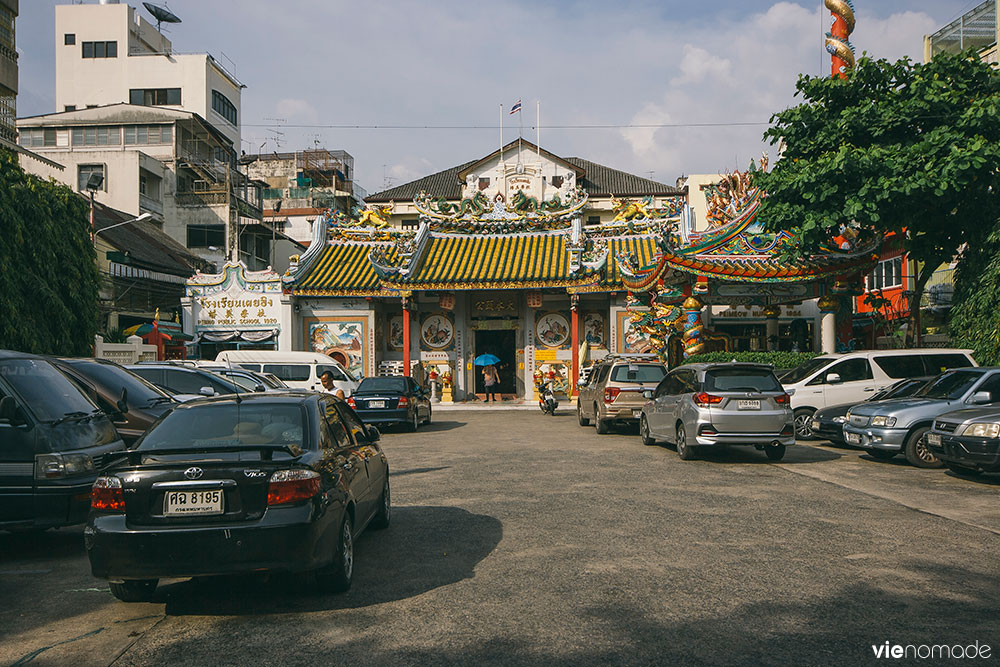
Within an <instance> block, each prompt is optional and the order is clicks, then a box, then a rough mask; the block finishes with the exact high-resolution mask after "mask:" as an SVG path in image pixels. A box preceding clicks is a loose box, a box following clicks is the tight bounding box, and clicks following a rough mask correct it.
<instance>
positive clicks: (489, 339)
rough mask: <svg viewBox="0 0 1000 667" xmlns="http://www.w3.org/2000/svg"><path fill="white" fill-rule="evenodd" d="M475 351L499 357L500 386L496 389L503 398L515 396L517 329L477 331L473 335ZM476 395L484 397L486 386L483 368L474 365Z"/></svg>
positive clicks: (477, 353)
mask: <svg viewBox="0 0 1000 667" xmlns="http://www.w3.org/2000/svg"><path fill="white" fill-rule="evenodd" d="M475 352H476V356H477V357H478V356H479V355H481V354H493V355H496V356H497V357H499V358H500V363H498V364H496V367H497V373H498V374H499V375H500V386H499V388H498V390H497V393H498V394H501V395H502V396H503V397H504V398H515V397H516V396H517V331H514V330H512V329H507V330H501V331H477V332H476V337H475ZM475 372H476V384H475V387H476V395H477V396H479V398H486V387H485V385H484V384H483V369H482V367H481V366H476V369H475Z"/></svg>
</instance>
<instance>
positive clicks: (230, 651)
mask: <svg viewBox="0 0 1000 667" xmlns="http://www.w3.org/2000/svg"><path fill="white" fill-rule="evenodd" d="M383 446H384V448H385V450H386V452H387V455H388V456H389V462H390V466H391V469H392V478H391V479H392V488H393V500H394V514H393V523H392V526H391V527H390V528H389V529H388V530H386V531H382V532H367V533H366V534H365V535H363V536H362V537H361V538H360V539H359V540H358V542H357V545H356V554H355V555H356V570H355V579H354V586H353V588H352V589H351V591H349V592H348V593H347V594H344V595H340V596H335V595H319V594H316V593H315V592H314V591H313V590H311V588H310V585H309V582H308V581H307V580H305V579H303V578H295V577H290V576H272V577H265V576H256V577H247V578H227V579H217V580H194V581H171V582H161V586H160V588H159V589H158V590H157V594H156V598H155V600H154V602H152V603H148V604H131V605H129V604H124V603H121V602H118V601H116V600H115V599H114V598H112V597H111V595H110V594H109V593H108V592H107V587H106V585H105V584H104V583H103V582H100V581H97V580H95V579H93V578H91V577H90V574H89V567H88V564H87V559H86V556H85V554H84V551H83V545H82V537H81V532H82V531H81V529H80V528H75V529H63V530H59V531H49V532H47V533H43V534H39V535H23V534H6V533H0V600H2V601H3V604H0V664H31V665H47V664H73V665H107V664H115V665H146V664H216V665H223V664H224V665H244V664H252V665H271V664H274V665H279V664H280V665H292V664H307V663H310V664H345V665H346V664H377V665H400V664H420V665H434V664H470V663H473V664H474V663H490V664H503V665H515V664H538V663H542V662H552V663H560V664H563V663H572V664H608V663H612V664H695V665H698V664H748V665H750V664H753V665H757V664H774V665H777V664H782V665H784V664H802V665H805V664H845V665H857V664H868V663H875V662H878V661H876V660H875V659H874V656H873V651H872V645H878V644H884V643H885V642H886V641H889V642H892V643H893V644H904V645H905V644H944V643H947V644H955V643H962V644H970V643H972V642H973V641H978V642H980V644H989V645H990V646H994V647H995V646H996V645H997V644H998V643H1000V632H998V627H1000V626H998V624H997V612H998V610H1000V602H998V600H1000V502H998V500H1000V475H997V476H985V477H983V478H982V479H978V480H969V479H963V478H960V477H956V476H955V475H953V474H951V473H947V472H944V471H941V470H920V469H916V468H912V467H910V466H908V465H906V464H905V462H903V461H902V459H900V461H898V462H897V461H893V462H890V463H880V462H877V461H874V460H871V459H869V458H868V457H866V456H864V455H863V454H861V453H859V452H857V451H854V450H849V449H839V448H835V447H829V446H823V445H815V446H809V445H802V446H798V447H795V448H791V449H790V450H789V453H788V455H787V456H786V459H785V460H784V461H783V462H782V463H780V464H772V463H769V462H767V460H766V457H765V456H764V454H763V453H762V452H756V451H753V450H741V449H728V450H725V451H720V452H716V453H713V454H712V455H711V456H710V457H708V458H706V459H704V460H698V461H690V462H685V461H681V460H679V459H678V458H677V455H676V453H675V452H674V451H673V449H672V448H670V447H667V446H654V447H644V446H643V445H642V444H641V443H640V442H639V439H638V437H637V436H636V435H635V433H634V432H623V433H617V434H612V435H607V436H598V435H597V434H596V433H595V431H594V429H593V428H582V427H579V426H577V424H576V418H575V415H573V414H572V413H571V412H570V411H569V410H566V409H564V410H562V411H560V413H559V414H558V415H557V416H555V417H550V416H545V415H542V414H541V413H540V412H513V411H511V412H499V411H498V412H482V413H469V412H447V413H444V412H442V413H437V414H436V415H435V423H434V424H432V425H431V426H429V427H426V428H422V429H421V430H420V431H419V432H418V433H417V434H406V433H401V432H390V433H387V434H385V436H384V438H383ZM994 652H996V651H994ZM895 662H905V661H895ZM921 662H923V663H927V662H929V661H927V660H924V661H921Z"/></svg>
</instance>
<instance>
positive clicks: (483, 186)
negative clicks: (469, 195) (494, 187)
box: [479, 178, 490, 191]
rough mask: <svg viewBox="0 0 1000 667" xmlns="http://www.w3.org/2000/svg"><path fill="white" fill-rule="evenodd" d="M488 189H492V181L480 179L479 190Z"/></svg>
mask: <svg viewBox="0 0 1000 667" xmlns="http://www.w3.org/2000/svg"><path fill="white" fill-rule="evenodd" d="M488 187H490V179H488V178H480V179H479V190H480V191H482V190H485V189H486V188H488Z"/></svg>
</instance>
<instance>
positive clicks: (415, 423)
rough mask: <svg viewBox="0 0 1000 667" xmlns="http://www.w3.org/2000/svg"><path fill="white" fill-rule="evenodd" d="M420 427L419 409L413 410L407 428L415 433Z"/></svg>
mask: <svg viewBox="0 0 1000 667" xmlns="http://www.w3.org/2000/svg"><path fill="white" fill-rule="evenodd" d="M418 428H420V417H419V416H418V415H417V411H416V410H414V411H413V416H412V417H410V423H409V424H407V425H406V430H407V431H409V432H410V433H414V432H415V431H416V430H417V429H418Z"/></svg>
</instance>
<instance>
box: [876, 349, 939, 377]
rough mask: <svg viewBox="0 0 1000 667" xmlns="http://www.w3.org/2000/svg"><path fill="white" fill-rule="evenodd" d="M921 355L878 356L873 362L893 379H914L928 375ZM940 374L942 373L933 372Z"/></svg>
mask: <svg viewBox="0 0 1000 667" xmlns="http://www.w3.org/2000/svg"><path fill="white" fill-rule="evenodd" d="M920 357H921V355H919V354H893V355H888V356H881V355H879V356H876V357H875V358H874V359H873V361H874V362H875V365H876V366H878V367H879V368H881V369H882V371H883V372H885V374H886V375H888V376H889V377H891V378H894V379H896V378H912V377H918V376H920V375H927V371H926V370H924V362H923V361H922V360H921V359H920ZM931 372H936V373H940V372H941V371H931Z"/></svg>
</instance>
